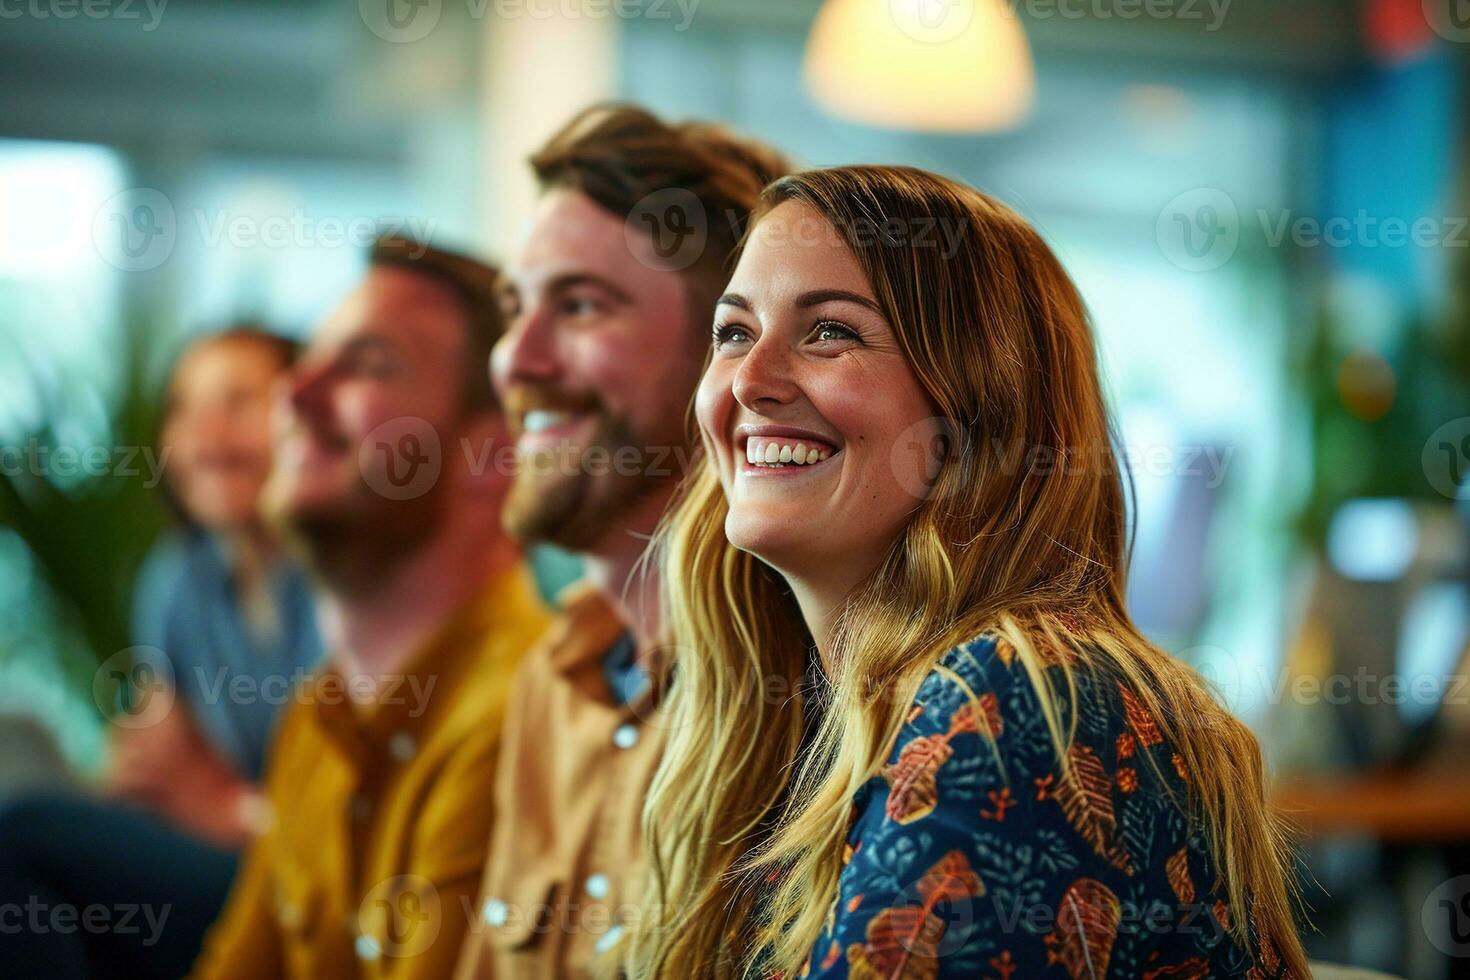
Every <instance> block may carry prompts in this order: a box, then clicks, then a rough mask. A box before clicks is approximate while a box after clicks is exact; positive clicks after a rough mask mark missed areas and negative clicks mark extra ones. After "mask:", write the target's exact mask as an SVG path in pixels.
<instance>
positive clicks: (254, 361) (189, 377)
mask: <svg viewBox="0 0 1470 980" xmlns="http://www.w3.org/2000/svg"><path fill="white" fill-rule="evenodd" d="M281 370H282V365H281V363H280V357H279V355H277V354H276V353H274V352H273V351H271V350H270V349H269V348H267V347H266V346H265V345H263V344H258V343H252V342H249V341H240V340H222V341H215V342H209V341H206V342H204V343H202V344H199V345H197V346H196V347H194V348H193V349H192V350H190V351H189V352H188V353H186V354H185V355H184V356H183V358H182V359H181V360H180V361H179V366H178V368H177V370H176V371H175V372H174V377H173V384H172V385H171V387H170V390H169V400H168V407H167V409H166V410H165V414H164V422H163V432H162V439H161V440H160V441H161V442H162V444H163V448H164V451H165V452H166V453H167V454H168V455H167V457H165V458H166V463H165V466H166V470H165V472H167V474H168V481H169V488H170V489H171V490H172V491H173V493H174V497H175V499H177V500H178V502H179V506H180V507H182V508H183V510H184V512H185V513H186V514H188V515H189V517H190V518H191V519H192V520H194V521H197V522H198V523H199V524H200V525H201V526H203V527H204V528H206V529H208V530H211V531H216V532H227V531H231V530H238V529H240V528H242V527H244V526H247V525H248V524H250V523H251V522H253V521H255V520H256V515H257V506H256V505H257V500H258V498H259V496H260V488H261V486H262V485H264V483H265V479H266V476H267V474H269V472H270V466H271V429H270V404H271V390H272V384H273V382H274V381H275V379H276V377H277V376H278V375H279V374H280V373H281Z"/></svg>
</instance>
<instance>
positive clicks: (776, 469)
mask: <svg viewBox="0 0 1470 980" xmlns="http://www.w3.org/2000/svg"><path fill="white" fill-rule="evenodd" d="M935 227H944V228H951V229H954V228H960V229H963V230H964V234H963V235H962V236H961V237H960V240H959V243H958V247H957V248H946V247H944V243H943V242H942V241H940V240H939V239H938V238H935V237H933V236H932V235H931V234H930V233H929V232H926V231H925V229H931V230H932V229H933V228H935ZM874 228H878V229H881V233H880V234H878V235H872V234H869V233H868V232H870V231H871V230H872V229H874ZM695 409H696V412H695V414H696V416H697V419H698V424H699V429H700V434H701V437H702V444H703V447H704V450H705V465H704V466H703V467H702V468H701V469H700V471H699V472H698V473H697V474H696V475H695V476H694V477H693V478H692V479H691V481H690V483H689V484H688V486H687V487H686V488H685V490H684V492H683V496H682V498H681V499H680V501H679V502H678V504H677V506H676V508H675V509H674V510H673V511H672V512H671V514H670V516H669V517H668V519H667V520H666V521H665V524H664V526H663V527H662V528H661V531H660V534H659V536H658V545H659V553H660V556H661V560H663V561H664V562H665V563H666V564H667V565H668V568H669V571H668V572H666V573H665V575H664V582H665V583H666V589H667V592H668V594H667V597H666V601H667V603H668V606H667V608H668V615H669V617H670V620H671V625H672V630H673V633H674V643H675V649H677V650H678V651H680V653H679V656H678V659H677V660H676V662H675V664H674V675H673V678H674V679H673V681H672V686H671V690H670V699H669V702H668V711H669V713H670V721H669V724H668V728H669V731H670V732H671V733H672V734H671V736H670V740H669V746H668V750H667V754H666V756H665V759H664V762H663V764H662V766H661V768H660V770H659V773H658V776H657V778H656V780H655V784H654V788H653V792H652V797H651V800H650V803H649V806H648V809H647V810H646V812H645V835H646V846H647V848H648V853H649V854H650V855H651V861H652V875H651V882H650V888H649V890H648V893H647V895H646V896H645V907H644V916H643V918H642V921H641V925H640V928H639V930H638V931H637V932H636V934H635V936H634V938H633V942H632V943H631V944H630V948H629V954H628V963H627V967H628V969H629V972H630V973H631V974H633V975H635V976H659V977H663V976H669V977H682V976H749V975H756V974H760V975H772V974H779V975H784V976H795V975H797V974H798V973H802V975H806V976H824V977H825V976H840V975H848V973H849V972H850V973H851V975H853V976H863V977H874V976H882V977H897V976H929V977H933V976H965V977H970V976H981V975H995V976H1001V977H1009V976H1024V977H1027V978H1032V977H1040V978H1045V977H1059V978H1060V977H1071V978H1074V980H1076V978H1080V977H1130V978H1131V977H1148V976H1153V977H1164V976H1206V975H1215V976H1245V975H1249V976H1253V977H1283V976H1302V977H1304V976H1306V975H1307V973H1306V963H1305V957H1304V955H1303V951H1302V947H1301V944H1300V941H1299V938H1298V935H1297V928H1296V924H1295V921H1294V908H1293V900H1292V892H1293V889H1292V886H1291V884H1290V883H1289V882H1290V875H1289V864H1290V859H1291V858H1290V848H1289V846H1288V843H1287V840H1286V836H1285V833H1284V829H1283V825H1282V824H1281V823H1280V822H1279V820H1278V818H1277V816H1276V815H1275V814H1274V813H1272V812H1271V811H1270V810H1269V808H1268V807H1267V805H1266V804H1265V802H1264V791H1263V780H1262V767H1261V757H1260V752H1259V748H1258V746H1257V744H1256V741H1255V739H1254V737H1253V736H1252V735H1251V734H1250V732H1249V730H1248V729H1246V728H1245V726H1244V725H1242V724H1241V723H1240V722H1239V721H1238V720H1236V719H1234V718H1232V717H1231V716H1230V715H1229V714H1228V713H1227V712H1226V711H1225V710H1224V709H1223V708H1222V707H1221V706H1220V705H1219V704H1218V703H1217V702H1216V701H1215V700H1214V699H1213V697H1212V696H1211V695H1210V694H1209V693H1208V691H1207V690H1206V688H1205V686H1204V685H1203V683H1202V682H1201V681H1200V679H1199V678H1198V677H1197V676H1196V675H1195V674H1194V673H1193V672H1192V671H1191V670H1190V669H1189V668H1188V667H1186V666H1184V665H1183V664H1181V663H1179V662H1178V661H1176V660H1174V659H1173V658H1171V657H1170V656H1169V655H1168V654H1166V653H1165V652H1163V651H1161V650H1159V649H1158V648H1157V647H1155V646H1153V645H1151V644H1150V643H1149V642H1148V641H1147V640H1145V639H1144V638H1143V637H1142V636H1141V635H1140V633H1139V632H1138V630H1137V629H1136V628H1135V627H1134V625H1133V624H1132V622H1131V621H1130V619H1129V617H1128V614H1127V612H1126V611H1125V608H1124V602H1123V596H1124V594H1125V592H1126V569H1127V528H1126V522H1125V517H1124V514H1125V507H1124V490H1123V479H1124V475H1123V472H1122V470H1121V467H1120V464H1119V463H1118V461H1117V457H1116V454H1115V451H1114V448H1113V447H1114V444H1115V441H1116V440H1115V437H1114V430H1113V426H1112V422H1111V420H1110V418H1109V415H1108V412H1107V409H1106V406H1105V405H1104V402H1103V398H1102V393H1101V388H1100V385H1099V381H1098V372H1097V360H1096V354H1095V351H1094V348H1093V336H1092V332H1091V329H1090V327H1089V325H1088V322H1087V317H1086V313H1085V310H1084V308H1083V305H1082V301H1081V298H1080V297H1079V296H1078V294H1077V292H1076V290H1075V288H1074V287H1073V286H1072V284H1071V282H1070V280H1069V279H1068V277H1067V275H1066V273H1065V272H1064V271H1063V269H1062V268H1061V266H1060V264H1059V263H1058V262H1057V260H1056V258H1055V257H1054V256H1053V255H1052V253H1051V251H1050V250H1049V249H1048V248H1047V246H1046V245H1045V243H1044V242H1042V240H1041V239H1040V237H1039V236H1038V235H1037V234H1036V233H1035V231H1033V230H1032V229H1031V228H1030V227H1029V226H1028V225H1026V224H1025V222H1023V221H1022V220H1021V219H1020V218H1018V217H1017V216H1016V215H1015V214H1013V213H1012V212H1010V211H1009V210H1007V209H1005V208H1004V207H1003V206H1001V205H999V204H997V203H996V202H994V201H993V200H991V199H990V198H988V197H985V196H984V195H982V194H980V193H978V192H976V191H974V190H972V189H970V188H968V187H965V186H963V185H960V184H957V183H955V182H952V181H949V180H946V179H944V178H941V177H937V176H934V175H932V174H928V173H925V172H923V171H919V170H914V169H908V168H890V167H850V168H837V169H832V170H821V171H812V172H808V173H805V174H800V175H797V176H794V177H788V178H784V179H782V180H779V181H777V182H776V183H774V184H772V185H771V186H770V187H768V188H767V189H766V191H765V193H764V195H763V198H762V203H761V205H760V206H759V207H758V208H757V210H756V212H755V215H754V217H753V218H752V228H751V231H750V233H749V235H748V238H747V240H746V242H745V244H744V246H743V250H742V253H741V255H740V259H739V263H738V266H737V268H736V270H735V273H734V276H733V278H732V280H731V282H730V285H729V287H728V292H727V293H726V295H725V296H723V297H722V299H721V302H720V304H719V307H718V311H717V314H716V318H715V325H714V332H713V348H712V353H711V358H710V362H709V366H708V369H707V370H706V372H705V375H704V378H703V380H702V383H701V385H700V388H699V391H698V395H697V398H696V405H695ZM775 681H780V683H775ZM772 690H779V691H782V692H783V696H782V697H779V698H771V697H764V696H762V692H769V691H772ZM791 690H797V691H801V692H802V696H801V697H789V696H784V693H785V692H789V691H791Z"/></svg>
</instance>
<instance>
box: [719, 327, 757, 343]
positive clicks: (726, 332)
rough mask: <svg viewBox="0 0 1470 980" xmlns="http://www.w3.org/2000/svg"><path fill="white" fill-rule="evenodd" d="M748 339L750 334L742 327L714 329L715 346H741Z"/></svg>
mask: <svg viewBox="0 0 1470 980" xmlns="http://www.w3.org/2000/svg"><path fill="white" fill-rule="evenodd" d="M749 339H750V334H749V333H748V332H747V331H746V329H745V328H744V327H737V326H734V325H733V324H729V325H721V326H717V327H715V346H716V347H723V346H725V345H726V344H743V343H745V342H746V341H747V340H749Z"/></svg>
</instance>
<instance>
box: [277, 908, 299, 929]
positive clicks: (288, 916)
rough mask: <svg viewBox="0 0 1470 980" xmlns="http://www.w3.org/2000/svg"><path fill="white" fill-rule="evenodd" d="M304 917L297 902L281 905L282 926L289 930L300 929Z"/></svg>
mask: <svg viewBox="0 0 1470 980" xmlns="http://www.w3.org/2000/svg"><path fill="white" fill-rule="evenodd" d="M302 919H303V916H302V914H301V906H300V905H297V904H296V903H295V902H283V903H282V904H281V925H283V926H285V927H286V928H287V929H300V928H301V921H302Z"/></svg>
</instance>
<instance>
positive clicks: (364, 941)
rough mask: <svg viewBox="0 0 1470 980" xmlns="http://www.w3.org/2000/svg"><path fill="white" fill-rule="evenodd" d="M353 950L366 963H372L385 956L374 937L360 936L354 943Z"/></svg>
mask: <svg viewBox="0 0 1470 980" xmlns="http://www.w3.org/2000/svg"><path fill="white" fill-rule="evenodd" d="M352 949H353V952H355V953H357V958H358V959H360V960H362V961H363V962H364V963H371V962H372V961H373V960H376V959H377V958H378V957H379V956H381V955H383V951H382V950H381V949H379V948H378V941H377V940H376V939H374V938H373V937H372V936H358V937H357V939H356V940H355V941H354V942H353V943H352Z"/></svg>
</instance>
